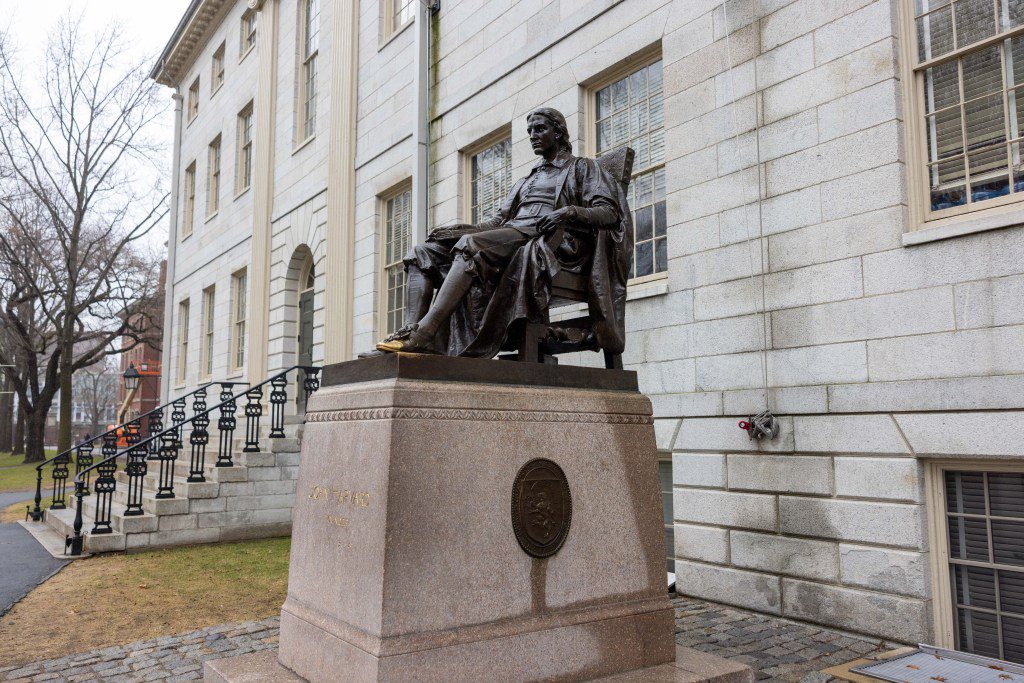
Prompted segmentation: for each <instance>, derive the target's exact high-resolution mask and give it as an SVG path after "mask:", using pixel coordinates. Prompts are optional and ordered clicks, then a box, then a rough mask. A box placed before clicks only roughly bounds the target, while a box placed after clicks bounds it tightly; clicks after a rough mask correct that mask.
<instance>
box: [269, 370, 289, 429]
mask: <svg viewBox="0 0 1024 683" xmlns="http://www.w3.org/2000/svg"><path fill="white" fill-rule="evenodd" d="M270 386H271V389H270V435H269V436H270V438H271V439H280V438H282V437H283V436H284V407H285V405H286V404H287V403H288V375H287V373H284V372H282V373H281V374H280V375H278V376H277V377H275V378H274V379H272V380H270Z"/></svg>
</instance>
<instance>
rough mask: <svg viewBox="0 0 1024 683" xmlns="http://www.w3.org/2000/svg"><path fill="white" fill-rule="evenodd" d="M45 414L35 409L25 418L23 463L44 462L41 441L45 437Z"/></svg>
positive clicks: (43, 411) (44, 454) (44, 455)
mask: <svg viewBox="0 0 1024 683" xmlns="http://www.w3.org/2000/svg"><path fill="white" fill-rule="evenodd" d="M46 412H47V411H45V410H38V409H37V410H35V411H34V412H33V413H32V414H30V415H26V416H25V459H24V460H23V461H22V462H24V463H31V462H42V461H43V460H46V451H45V450H44V449H43V440H44V438H45V435H46ZM58 452H59V451H58Z"/></svg>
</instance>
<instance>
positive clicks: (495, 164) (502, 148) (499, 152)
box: [470, 138, 512, 223]
mask: <svg viewBox="0 0 1024 683" xmlns="http://www.w3.org/2000/svg"><path fill="white" fill-rule="evenodd" d="M470 166H471V169H470V185H471V188H470V197H471V199H470V201H471V204H470V208H471V214H472V222H473V223H479V222H480V221H482V220H484V219H485V218H490V217H491V216H494V215H495V214H497V213H498V209H500V208H501V203H502V202H503V201H505V197H506V195H508V192H509V190H510V189H511V188H512V140H511V138H505V139H504V140H502V141H501V142H496V143H494V144H493V145H491V146H490V147H488V148H487V149H485V150H482V151H480V152H477V153H476V154H474V155H473V158H472V159H471V161H470Z"/></svg>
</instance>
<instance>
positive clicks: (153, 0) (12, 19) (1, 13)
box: [0, 0, 189, 247]
mask: <svg viewBox="0 0 1024 683" xmlns="http://www.w3.org/2000/svg"><path fill="white" fill-rule="evenodd" d="M188 5H189V0H0V27H8V28H10V29H11V36H12V37H13V38H14V42H15V44H16V45H17V48H18V53H19V57H20V59H19V62H21V67H22V69H23V71H24V73H25V75H26V76H30V75H32V74H38V73H40V71H41V68H42V67H41V63H40V62H41V60H42V58H43V55H44V49H45V46H46V40H47V35H48V33H49V32H50V30H51V29H53V27H54V25H55V24H56V22H57V20H58V19H59V18H60V17H61V16H62V15H64V14H65V13H66V12H68V11H70V12H71V13H73V14H74V15H81V16H82V18H83V29H84V30H85V32H86V33H87V34H91V33H95V32H97V31H99V30H102V29H103V28H105V27H106V26H108V25H109V24H111V23H113V22H120V23H121V25H122V26H123V27H124V29H125V31H124V35H125V38H126V39H127V40H128V41H130V48H131V51H132V52H133V53H134V54H136V55H137V57H138V59H141V60H145V61H146V63H147V65H148V64H151V63H152V62H154V61H155V60H156V58H157V56H159V54H160V51H161V50H162V49H163V47H164V45H166V44H167V41H168V40H169V39H170V37H171V33H172V32H173V31H174V28H175V27H176V26H177V25H178V21H179V20H180V19H181V16H182V15H183V14H184V13H185V9H186V8H187V7H188ZM164 90H165V96H166V97H167V100H168V102H169V101H170V97H171V91H170V90H169V89H166V88H165V89H164ZM153 133H154V134H156V135H161V136H165V138H166V140H167V160H166V164H165V166H166V168H167V169H168V172H169V170H170V167H171V141H172V138H173V136H174V121H173V109H172V108H170V107H168V110H167V114H166V115H165V117H164V120H163V121H162V122H161V123H160V124H159V125H158V126H156V128H155V129H154V131H153ZM166 180H167V181H169V180H170V179H169V178H167V179H166ZM166 185H167V187H169V186H170V183H169V182H167V183H166ZM165 239H166V229H164V233H163V234H162V235H153V240H152V242H153V246H154V247H156V246H157V245H160V246H161V247H162V245H163V243H164V240H165Z"/></svg>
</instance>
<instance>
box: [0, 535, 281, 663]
mask: <svg viewBox="0 0 1024 683" xmlns="http://www.w3.org/2000/svg"><path fill="white" fill-rule="evenodd" d="M290 547H291V539H288V538H275V539H269V540H262V541H245V542H240V543H223V544H217V545H203V546H188V547H183V548H169V549H166V550H154V551H150V552H145V553H134V554H117V555H103V556H99V557H91V558H87V559H84V560H77V561H75V562H74V563H72V564H71V566H69V567H67V568H66V569H64V571H62V572H60V573H59V574H57V575H56V576H55V577H53V578H52V579H50V580H49V581H47V582H46V583H44V584H43V585H42V586H40V587H38V588H36V589H35V590H34V591H32V592H31V593H29V594H28V595H27V596H26V597H25V598H24V599H23V600H22V601H21V602H19V603H18V604H17V605H15V606H14V608H13V609H12V610H11V611H10V612H8V613H7V614H6V615H5V616H4V617H3V619H0V662H3V663H5V664H23V663H26V662H32V661H37V660H41V659H50V658H53V657H63V656H64V655H68V654H72V653H76V652H83V651H86V650H92V649H95V648H100V647H108V646H110V645H120V644H123V643H130V642H132V641H135V640H144V639H147V638H154V637H157V636H162V635H172V634H175V633H183V632H187V631H191V630H194V629H197V628H202V627H204V626H213V625H215V624H223V623H228V622H237V621H250V620H255V619H264V618H266V617H269V616H272V615H275V614H277V613H278V612H279V611H280V609H281V604H282V603H283V602H284V598H285V592H286V590H287V586H288V551H289V548H290Z"/></svg>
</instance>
